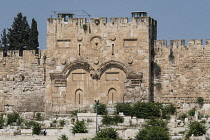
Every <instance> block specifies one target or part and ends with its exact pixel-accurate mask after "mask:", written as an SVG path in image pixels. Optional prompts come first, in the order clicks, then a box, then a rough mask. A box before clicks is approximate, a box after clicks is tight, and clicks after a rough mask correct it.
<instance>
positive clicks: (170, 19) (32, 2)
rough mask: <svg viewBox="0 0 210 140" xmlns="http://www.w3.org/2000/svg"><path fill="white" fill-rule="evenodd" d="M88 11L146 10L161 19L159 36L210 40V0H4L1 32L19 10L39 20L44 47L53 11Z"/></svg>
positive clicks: (120, 13) (122, 13)
mask: <svg viewBox="0 0 210 140" xmlns="http://www.w3.org/2000/svg"><path fill="white" fill-rule="evenodd" d="M69 10H85V11H86V12H88V13H89V14H90V15H92V17H108V18H109V17H130V16H131V15H130V12H131V11H136V10H140V11H146V12H148V15H149V16H150V17H152V18H154V19H156V20H157V22H158V39H166V40H168V39H169V37H171V39H186V40H188V39H203V40H205V39H210V0H1V3H0V33H2V30H3V28H9V27H11V24H12V22H13V20H14V17H16V15H17V13H19V12H22V13H23V15H24V16H27V19H28V21H29V23H30V22H31V19H32V18H35V20H36V21H37V22H38V30H39V34H40V35H39V42H40V48H41V49H45V48H46V20H47V18H49V17H50V15H52V13H51V12H50V11H69Z"/></svg>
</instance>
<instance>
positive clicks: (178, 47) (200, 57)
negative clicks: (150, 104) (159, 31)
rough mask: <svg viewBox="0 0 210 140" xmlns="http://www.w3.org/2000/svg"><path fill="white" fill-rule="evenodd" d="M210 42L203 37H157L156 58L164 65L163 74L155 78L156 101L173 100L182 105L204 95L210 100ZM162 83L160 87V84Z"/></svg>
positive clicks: (206, 101)
mask: <svg viewBox="0 0 210 140" xmlns="http://www.w3.org/2000/svg"><path fill="white" fill-rule="evenodd" d="M209 60H210V44H209V40H206V45H202V40H201V39H192V40H189V41H188V45H185V41H184V40H171V41H170V45H168V46H167V43H166V40H157V41H155V62H156V63H157V64H158V65H159V66H160V67H161V75H160V76H159V77H156V78H155V83H154V85H155V101H156V102H163V103H174V104H176V105H177V106H178V107H180V108H182V107H183V103H185V104H192V103H196V100H197V98H198V97H203V99H204V100H205V103H209V102H210V98H209V92H210V71H209V68H210V61H209ZM160 87H161V88H160Z"/></svg>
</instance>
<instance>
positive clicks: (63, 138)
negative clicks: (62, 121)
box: [58, 134, 69, 140]
mask: <svg viewBox="0 0 210 140" xmlns="http://www.w3.org/2000/svg"><path fill="white" fill-rule="evenodd" d="M68 139H69V138H68V137H67V136H66V135H65V134H62V135H61V136H60V137H59V138H58V140H68Z"/></svg>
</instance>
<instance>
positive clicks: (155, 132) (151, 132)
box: [135, 126, 170, 140]
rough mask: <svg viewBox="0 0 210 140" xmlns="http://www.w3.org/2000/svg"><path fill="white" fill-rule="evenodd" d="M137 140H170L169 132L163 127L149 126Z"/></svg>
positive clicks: (141, 131)
mask: <svg viewBox="0 0 210 140" xmlns="http://www.w3.org/2000/svg"><path fill="white" fill-rule="evenodd" d="M135 138H136V140H169V139H170V137H169V132H168V131H166V130H165V128H163V127H161V126H149V127H145V128H143V129H142V130H140V131H139V132H138V133H137V135H136V137H135Z"/></svg>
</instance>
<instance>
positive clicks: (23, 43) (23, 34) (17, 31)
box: [7, 12, 30, 50]
mask: <svg viewBox="0 0 210 140" xmlns="http://www.w3.org/2000/svg"><path fill="white" fill-rule="evenodd" d="M29 32H30V27H29V24H28V21H27V19H26V17H25V16H23V15H22V13H21V12H20V13H18V14H17V17H15V18H14V22H13V24H12V27H11V28H9V29H8V34H7V37H8V43H9V49H10V50H23V49H25V48H26V47H27V46H28V43H29Z"/></svg>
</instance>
